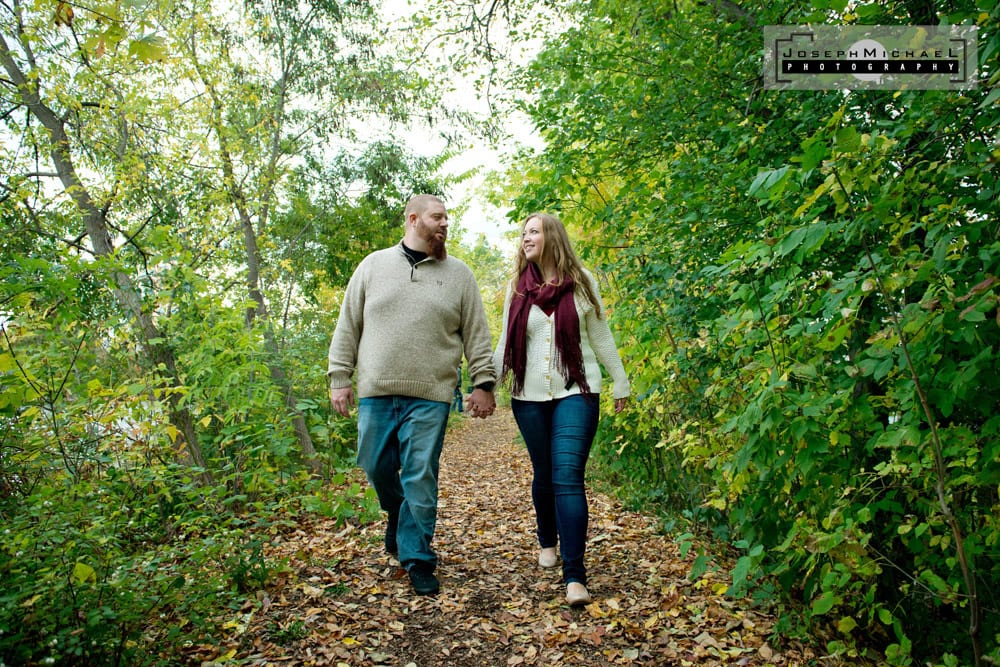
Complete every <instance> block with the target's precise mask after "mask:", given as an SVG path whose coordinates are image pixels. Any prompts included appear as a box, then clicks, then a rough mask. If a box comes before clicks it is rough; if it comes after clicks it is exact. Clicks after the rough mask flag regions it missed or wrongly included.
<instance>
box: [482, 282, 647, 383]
mask: <svg viewBox="0 0 1000 667" xmlns="http://www.w3.org/2000/svg"><path fill="white" fill-rule="evenodd" d="M585 275H586V277H587V280H589V281H590V286H591V289H592V290H593V291H594V295H595V296H596V297H597V300H598V303H600V304H601V310H602V311H603V310H604V304H603V302H602V301H601V295H600V292H599V291H598V289H597V282H596V281H595V280H594V277H593V276H592V275H591V274H590V273H589V272H585ZM513 287H514V285H513V283H509V284H508V285H507V295H506V297H505V298H504V305H503V327H502V328H501V330H500V340H499V341H498V342H497V347H496V350H494V352H493V366H494V368H496V371H497V376H498V377H499V375H500V373H501V372H502V370H503V356H504V348H506V346H507V322H508V318H509V317H510V301H511V296H512V294H513ZM573 297H574V298H573V300H574V301H575V302H576V314H577V317H579V318H580V352H581V353H582V354H583V368H584V373H585V374H586V378H587V384H588V385H589V386H590V391H591V392H592V393H595V394H598V393H600V391H601V366H603V367H604V368H605V370H607V372H608V374H609V375H610V376H611V379H612V381H613V383H614V397H615V398H626V397H627V396H628V395H629V394H630V392H631V389H630V387H629V381H628V376H627V375H626V374H625V367H624V366H623V365H622V360H621V357H620V356H619V355H618V348H617V346H616V345H615V339H614V336H612V335H611V328H610V327H609V326H608V320H607V318H606V317H603V318H602V317H598V316H597V311H596V310H595V309H594V304H592V303H590V301H589V300H588V299H587V297H586V296H585V295H584V294H582V293H581V292H580V291H579V290H578V291H577V292H576V293H574V295H573ZM527 341H528V353H527V363H526V366H525V371H524V388H523V390H522V391H521V393H520V394H518V395H516V396H512V398H517V399H520V400H522V401H551V400H554V399H558V398H564V397H566V396H571V395H573V394H579V393H580V387H579V385H578V384H577V383H573V385H572V386H570V387H567V386H566V383H567V381H568V379H567V378H564V377H563V376H562V374H561V373H560V372H559V363H558V354H559V352H558V351H557V350H556V321H555V312H553V313H552V315H546V314H545V312H544V311H543V310H542V309H541V308H539V307H538V306H532V307H531V310H530V311H529V312H528V331H527Z"/></svg>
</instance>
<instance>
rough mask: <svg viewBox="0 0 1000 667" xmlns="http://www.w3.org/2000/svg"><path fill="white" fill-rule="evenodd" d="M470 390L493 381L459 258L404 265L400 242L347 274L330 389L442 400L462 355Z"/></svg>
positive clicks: (483, 332)
mask: <svg viewBox="0 0 1000 667" xmlns="http://www.w3.org/2000/svg"><path fill="white" fill-rule="evenodd" d="M463 353H464V355H465V358H466V359H467V360H468V362H469V377H470V378H471V379H472V383H473V384H474V385H479V384H482V383H484V382H493V381H494V380H496V372H495V371H494V369H493V361H492V350H491V349H490V330H489V325H488V324H487V322H486V313H485V311H484V310H483V302H482V297H481V296H480V294H479V286H478V285H477V284H476V279H475V277H474V276H473V275H472V271H471V270H470V269H469V267H468V266H466V265H465V264H464V263H463V262H462V261H460V260H457V259H455V258H453V257H448V258H446V259H444V260H443V261H438V260H436V259H434V258H432V257H428V258H426V259H424V260H422V261H420V262H418V263H416V264H414V265H412V266H411V264H410V260H409V258H408V257H407V256H406V252H405V251H404V250H403V246H402V244H399V245H396V246H393V247H391V248H385V249H384V250H378V251H376V252H373V253H372V254H370V255H368V256H367V257H365V258H364V259H363V260H362V261H361V263H360V264H359V265H358V267H357V269H355V271H354V275H353V276H351V280H350V282H348V284H347V291H346V292H345V293H344V301H343V303H342V305H341V307H340V317H339V318H338V320H337V326H336V328H335V329H334V332H333V340H331V341H330V354H329V366H328V370H327V377H328V378H329V380H330V387H331V388H342V387H349V386H351V377H352V375H354V373H355V372H357V395H358V397H359V398H367V397H370V396H409V397H413V398H423V399H427V400H431V401H441V402H443V403H450V402H451V400H452V397H453V396H454V392H455V369H457V368H458V366H459V365H460V364H461V363H462V355H463Z"/></svg>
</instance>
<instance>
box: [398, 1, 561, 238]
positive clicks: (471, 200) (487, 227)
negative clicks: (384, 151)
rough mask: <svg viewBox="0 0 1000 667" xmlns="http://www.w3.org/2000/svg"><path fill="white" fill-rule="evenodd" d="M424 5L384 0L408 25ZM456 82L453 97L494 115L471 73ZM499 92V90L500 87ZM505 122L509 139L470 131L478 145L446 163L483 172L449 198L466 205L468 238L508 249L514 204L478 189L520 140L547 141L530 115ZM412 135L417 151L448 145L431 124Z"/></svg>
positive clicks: (452, 169)
mask: <svg viewBox="0 0 1000 667" xmlns="http://www.w3.org/2000/svg"><path fill="white" fill-rule="evenodd" d="M422 5H423V3H421V2H413V1H412V0H384V1H383V5H382V14H383V17H384V20H385V22H386V25H387V27H388V26H393V25H404V24H405V23H406V21H405V17H410V16H412V15H414V14H415V13H418V12H420V11H423V10H422ZM401 19H403V20H401ZM390 29H391V28H390ZM520 57H521V58H527V57H530V54H527V53H526V52H521V53H520ZM455 83H456V87H457V89H458V90H457V92H456V94H455V95H454V96H453V98H452V99H449V100H448V102H449V103H451V104H456V103H457V104H461V106H462V108H463V110H466V111H471V112H473V113H475V114H477V115H479V116H482V117H488V116H489V114H490V109H489V104H488V102H487V100H486V99H485V95H484V92H483V91H482V90H480V89H479V88H478V87H477V86H476V85H475V84H474V83H473V82H472V80H471V78H469V77H466V78H464V79H462V78H460V79H459V80H458V81H456V82H455ZM494 94H496V91H495V90H494ZM505 127H506V129H507V131H508V133H509V134H510V137H511V138H510V139H509V140H507V141H506V142H504V143H503V144H501V145H499V146H491V145H489V144H488V142H486V140H484V139H475V138H472V137H470V138H469V139H470V141H473V145H472V147H471V148H470V149H469V150H466V151H462V152H461V153H460V154H459V155H456V156H455V157H453V158H452V159H451V160H449V161H448V162H447V163H445V166H444V171H445V173H446V174H449V175H459V174H462V173H465V172H467V171H469V170H471V169H475V168H478V173H477V174H476V175H475V176H473V177H472V178H470V179H468V180H467V181H464V182H462V183H460V184H458V185H456V186H453V188H452V189H451V191H450V192H449V193H448V194H449V199H450V201H447V202H445V203H446V205H448V206H450V207H451V208H454V207H456V206H459V205H461V206H465V207H466V208H465V211H464V213H463V214H462V215H461V217H460V218H458V217H456V222H457V223H458V224H459V225H460V226H461V227H462V229H464V230H466V235H465V238H466V242H467V243H472V242H474V241H475V240H476V239H477V238H478V237H479V235H480V234H484V235H485V236H486V239H487V241H489V243H490V244H491V245H493V246H495V247H497V248H499V249H501V250H502V251H506V250H507V249H508V248H507V246H509V245H511V243H512V241H510V240H509V239H507V238H504V235H505V234H507V233H509V232H510V231H512V230H513V229H514V228H515V224H514V223H512V222H511V221H510V220H509V218H508V217H507V214H508V213H509V211H510V207H506V208H497V207H495V206H493V205H492V204H490V203H489V202H488V201H486V198H485V197H483V196H482V195H481V194H480V193H479V192H478V190H479V189H481V188H482V186H483V183H484V182H485V180H486V177H487V175H488V173H489V172H490V171H493V170H501V169H503V168H505V166H506V164H505V159H506V158H507V156H508V155H510V154H512V153H513V152H514V150H516V148H517V147H518V146H519V145H528V146H531V147H534V148H536V149H537V148H541V146H542V141H541V139H540V138H539V137H538V136H537V134H535V133H534V132H533V131H532V128H531V126H530V124H529V123H528V122H527V120H526V119H524V118H522V117H516V116H508V117H505ZM411 136H412V137H413V139H412V143H413V145H411V146H410V149H411V150H413V151H415V152H417V153H422V152H423V153H424V154H427V155H430V154H437V153H440V152H441V151H443V150H444V149H445V142H444V140H443V139H442V138H440V137H439V136H436V135H435V134H434V133H433V132H431V131H430V130H423V129H416V130H414V131H413V134H412V135H411ZM421 149H423V151H422V150H421Z"/></svg>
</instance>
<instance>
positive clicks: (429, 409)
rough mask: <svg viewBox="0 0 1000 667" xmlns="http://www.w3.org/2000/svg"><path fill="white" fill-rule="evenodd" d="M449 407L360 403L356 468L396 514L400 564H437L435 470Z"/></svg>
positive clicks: (390, 400) (391, 399)
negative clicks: (432, 541) (397, 515)
mask: <svg viewBox="0 0 1000 667" xmlns="http://www.w3.org/2000/svg"><path fill="white" fill-rule="evenodd" d="M450 407H451V406H450V404H448V403H442V402H439V401H428V400H425V399H422V398H411V397H408V396H375V397H369V398H362V399H361V400H359V401H358V465H359V466H360V467H361V469H362V470H364V471H365V475H366V476H367V477H368V482H369V483H370V484H371V485H372V488H374V489H375V493H376V494H378V500H379V505H381V506H382V509H383V510H385V511H386V512H388V513H389V514H395V513H398V514H399V525H398V527H397V529H396V544H397V546H398V547H399V562H400V564H401V565H402V566H403V567H405V568H407V569H409V568H410V567H411V566H413V565H414V564H417V563H422V564H425V565H428V566H430V568H431V569H432V570H433V569H434V568H435V567H436V566H437V554H435V553H434V550H433V549H431V540H433V538H434V528H435V525H436V524H437V503H438V470H439V468H440V459H441V448H442V446H443V445H444V433H445V428H446V427H447V425H448V410H449V409H450Z"/></svg>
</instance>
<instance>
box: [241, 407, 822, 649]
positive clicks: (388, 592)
mask: <svg viewBox="0 0 1000 667" xmlns="http://www.w3.org/2000/svg"><path fill="white" fill-rule="evenodd" d="M516 435H517V428H516V425H515V423H514V419H513V417H512V415H511V413H510V410H509V409H499V410H498V411H497V413H496V415H494V416H493V417H490V418H488V419H485V420H481V419H467V420H465V421H464V422H463V423H462V424H460V425H459V426H458V427H457V428H455V429H453V430H451V431H450V432H449V433H448V436H447V438H446V440H445V447H444V454H443V456H442V460H441V479H440V489H441V491H440V496H441V497H440V507H439V517H438V528H437V533H436V536H435V541H434V547H435V550H436V551H437V553H438V556H439V559H440V564H439V567H438V576H439V578H440V579H441V593H440V594H439V595H437V596H434V597H421V596H417V595H414V594H413V592H412V590H411V588H410V584H409V580H408V578H407V577H406V575H405V573H404V572H403V571H402V570H400V569H399V568H398V564H397V563H396V562H395V561H394V560H392V559H391V558H390V557H389V556H388V555H387V554H385V552H384V551H383V549H382V533H383V530H384V525H385V524H384V521H381V520H380V521H378V522H375V523H368V524H366V525H351V524H348V525H346V526H345V525H344V524H343V523H340V524H337V523H336V522H335V520H333V519H330V520H327V521H324V520H322V519H318V520H316V521H315V522H314V523H312V524H310V525H300V526H299V527H298V528H297V529H296V530H294V531H292V532H290V533H287V534H285V535H284V536H283V538H282V541H280V542H279V543H278V544H276V545H271V546H269V547H268V551H267V554H266V555H267V558H268V559H270V560H277V559H286V560H287V562H288V566H289V571H288V572H287V573H285V574H284V575H283V577H281V578H279V581H277V582H276V583H274V584H272V585H269V586H268V590H267V592H266V595H265V594H264V593H263V592H262V593H261V594H259V597H260V599H261V604H259V605H257V606H258V607H259V608H257V609H255V610H252V613H251V610H250V609H247V610H245V612H246V613H245V615H244V617H243V618H244V620H245V622H244V623H240V624H237V625H238V627H239V636H238V638H237V637H234V639H235V640H236V641H237V642H238V648H237V651H236V653H235V655H232V659H233V660H239V661H240V662H241V664H249V665H351V666H354V665H365V666H369V665H385V666H393V667H396V666H398V667H407V666H415V667H438V666H456V667H472V666H475V667H482V666H489V667H493V666H498V667H502V666H504V665H567V666H568V665H573V666H576V665H656V666H661V665H800V664H805V663H806V662H808V661H810V660H811V659H815V658H816V655H815V654H814V653H812V652H811V651H810V650H809V649H808V648H805V647H802V646H799V645H795V646H785V647H773V646H769V645H768V643H767V642H768V637H769V636H770V635H771V628H772V625H773V619H771V618H769V617H768V616H766V615H764V614H762V613H759V612H758V611H756V610H753V609H751V608H750V605H749V604H744V603H741V602H740V601H734V600H731V599H728V598H726V597H725V596H724V595H723V591H724V590H725V588H726V580H725V579H724V577H723V576H722V575H718V574H715V573H713V572H712V569H711V568H709V571H708V572H707V573H706V574H705V575H704V576H702V577H701V578H700V579H699V580H697V581H694V582H692V581H690V580H689V578H688V574H689V572H690V567H691V559H692V558H693V554H692V553H689V554H687V557H686V558H682V557H681V555H680V552H679V549H678V547H677V545H676V544H675V543H674V542H673V541H672V540H671V539H670V538H669V537H667V536H664V535H661V534H658V532H657V522H656V520H655V519H653V518H650V517H647V516H643V515H641V514H637V513H635V512H629V511H626V510H624V509H623V508H622V507H621V505H620V504H619V503H618V502H616V501H614V500H612V499H610V498H608V497H606V496H603V495H601V494H598V493H595V492H593V491H592V490H590V489H588V498H589V502H590V532H589V536H590V538H589V541H588V552H587V565H588V573H589V575H590V582H589V586H588V587H589V589H590V591H591V594H592V596H593V598H594V602H593V603H592V604H590V605H589V606H586V607H582V608H576V609H571V608H570V607H569V606H567V605H566V603H565V599H564V595H565V589H564V587H563V585H562V582H561V577H560V570H559V568H558V567H557V568H553V569H551V570H542V569H540V568H539V567H538V565H537V562H536V558H537V542H536V540H535V537H534V514H533V509H532V505H531V493H530V479H531V465H530V462H529V461H528V457H527V454H526V452H525V451H524V449H523V445H521V444H518V443H517V442H515V437H516ZM351 483H359V484H360V486H361V488H362V489H364V487H365V486H366V483H365V482H364V478H363V476H362V475H361V473H360V472H358V477H357V478H356V479H354V480H349V481H348V482H347V484H346V486H350V484H351ZM357 488H358V487H355V489H354V492H355V494H357ZM691 551H692V552H693V551H694V549H692V550H691ZM235 647H236V646H234V648H235Z"/></svg>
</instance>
